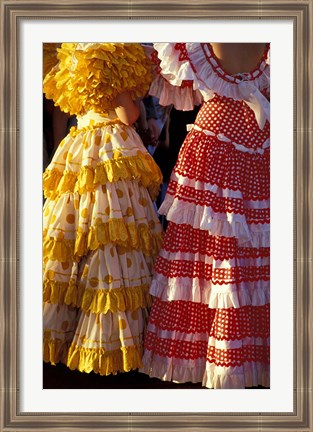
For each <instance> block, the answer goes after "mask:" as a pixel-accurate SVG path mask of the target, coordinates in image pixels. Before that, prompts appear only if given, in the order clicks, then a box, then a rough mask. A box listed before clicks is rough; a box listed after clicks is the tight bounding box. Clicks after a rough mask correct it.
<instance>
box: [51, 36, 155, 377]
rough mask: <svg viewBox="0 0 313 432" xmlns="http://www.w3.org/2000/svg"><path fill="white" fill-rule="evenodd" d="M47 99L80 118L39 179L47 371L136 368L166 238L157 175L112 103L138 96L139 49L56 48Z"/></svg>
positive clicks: (143, 83)
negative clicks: (52, 367)
mask: <svg viewBox="0 0 313 432" xmlns="http://www.w3.org/2000/svg"><path fill="white" fill-rule="evenodd" d="M58 60H59V63H58V64H57V66H55V67H54V68H53V69H52V70H51V71H50V72H49V73H48V74H47V76H46V77H45V79H44V92H45V94H46V97H47V98H49V99H53V101H54V103H55V105H57V106H59V107H60V108H61V110H62V111H64V112H68V113H70V114H75V115H76V116H77V128H72V129H71V131H70V133H69V134H68V136H66V137H65V138H64V140H63V141H62V142H61V143H60V145H59V147H58V149H57V151H56V152H55V155H54V157H53V159H52V161H51V163H50V165H49V166H48V167H47V169H46V171H45V173H44V179H43V185H44V193H45V197H46V200H45V204H44V209H43V227H44V230H43V257H44V258H43V260H44V265H43V275H44V281H43V301H44V307H43V326H44V330H43V331H44V342H43V348H44V349H43V351H44V361H45V362H50V363H52V364H56V363H57V362H60V361H61V362H63V363H65V364H67V366H68V367H69V368H70V369H78V370H79V371H82V372H87V373H88V372H91V371H94V372H96V373H99V374H101V375H108V374H111V373H113V374H116V373H118V372H126V371H130V370H132V369H136V368H138V367H140V366H141V357H142V342H143V333H144V331H145V328H146V323H147V318H148V312H149V307H150V305H151V297H150V295H149V285H150V282H151V271H152V266H153V263H154V259H155V257H156V255H157V253H158V251H159V249H160V246H161V242H162V228H161V225H160V223H159V220H158V218H157V215H156V212H155V209H154V206H153V203H152V200H153V199H154V198H155V197H156V195H157V193H158V190H159V185H160V183H161V173H160V170H159V168H158V167H157V165H156V164H155V162H154V161H153V159H152V157H151V156H150V155H149V154H148V153H147V151H146V149H145V147H144V145H143V143H142V141H141V139H140V138H139V136H138V134H137V133H136V131H135V129H134V128H133V127H132V126H126V125H125V124H123V123H122V122H120V121H119V120H118V119H117V116H116V113H115V111H114V109H113V108H112V106H113V104H112V101H113V99H114V98H115V97H116V96H117V94H119V93H121V92H123V91H129V92H130V94H131V95H132V97H133V99H135V98H136V97H140V96H143V95H144V94H145V93H146V92H147V90H148V88H149V84H150V82H151V73H150V64H149V61H148V59H147V57H146V55H145V52H144V49H143V48H142V47H141V46H140V45H139V44H123V43H117V44H113V43H83V44H62V46H61V48H60V49H58Z"/></svg>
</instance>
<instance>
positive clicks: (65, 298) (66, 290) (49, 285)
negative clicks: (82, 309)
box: [43, 279, 84, 307]
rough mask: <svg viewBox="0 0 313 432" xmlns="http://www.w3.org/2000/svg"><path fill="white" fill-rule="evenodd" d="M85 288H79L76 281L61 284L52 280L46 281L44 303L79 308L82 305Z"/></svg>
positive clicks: (44, 284)
mask: <svg viewBox="0 0 313 432" xmlns="http://www.w3.org/2000/svg"><path fill="white" fill-rule="evenodd" d="M83 294H84V287H83V286H81V285H80V286H78V288H77V284H76V281H74V280H70V282H60V281H56V280H51V279H45V280H44V283H43V301H44V302H46V303H54V304H59V305H63V304H66V305H68V306H76V307H79V306H80V305H81V303H82V298H83Z"/></svg>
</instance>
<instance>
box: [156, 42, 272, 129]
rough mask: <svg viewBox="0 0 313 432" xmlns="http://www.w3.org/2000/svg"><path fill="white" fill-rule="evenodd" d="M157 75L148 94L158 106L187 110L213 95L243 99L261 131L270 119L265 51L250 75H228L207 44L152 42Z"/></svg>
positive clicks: (268, 69)
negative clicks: (155, 57) (157, 68)
mask: <svg viewBox="0 0 313 432" xmlns="http://www.w3.org/2000/svg"><path fill="white" fill-rule="evenodd" d="M154 48H155V50H156V52H157V57H158V61H159V65H158V66H159V73H158V75H157V77H156V78H155V79H154V81H153V83H152V85H151V88H150V94H152V95H153V96H157V97H158V98H159V100H160V103H161V104H162V105H170V104H173V105H174V106H175V108H176V109H180V110H191V109H193V107H194V105H198V104H199V103H201V102H202V101H205V102H206V101H208V100H210V99H211V98H212V97H214V95H215V94H218V95H220V96H225V97H228V98H232V99H234V100H243V101H245V102H246V103H247V105H249V106H250V108H251V109H252V110H253V111H254V113H255V116H256V120H257V122H258V124H259V126H260V127H261V128H263V127H264V124H265V122H266V120H268V121H269V119H270V107H269V100H268V97H266V96H267V95H268V93H269V83H270V68H269V54H268V49H266V50H265V52H264V55H263V57H262V59H261V61H260V64H259V65H258V67H257V68H256V69H255V70H254V71H253V72H251V73H243V74H237V75H234V76H232V75H228V74H227V73H226V72H225V71H224V70H223V69H222V68H221V66H220V64H219V63H218V62H217V59H216V57H215V55H214V52H213V49H212V47H211V45H210V44H207V43H205V44H202V43H156V44H154Z"/></svg>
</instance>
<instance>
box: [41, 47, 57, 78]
mask: <svg viewBox="0 0 313 432" xmlns="http://www.w3.org/2000/svg"><path fill="white" fill-rule="evenodd" d="M59 47H60V44H58V43H52V42H51V43H50V42H45V43H44V44H43V57H42V75H43V78H45V76H46V75H47V73H48V72H50V71H51V69H52V68H53V67H54V66H56V64H57V63H58V61H59V60H58V57H57V54H58V52H57V48H59Z"/></svg>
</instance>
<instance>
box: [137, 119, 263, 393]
mask: <svg viewBox="0 0 313 432" xmlns="http://www.w3.org/2000/svg"><path fill="white" fill-rule="evenodd" d="M196 123H197V120H196ZM253 127H255V128H257V125H256V124H255V125H253ZM239 133H240V132H239ZM238 140H240V137H239V139H238ZM238 140H237V141H238ZM242 141H244V140H242ZM268 143H269V139H268V137H267V139H266V140H265V141H264V143H261V144H263V145H260V146H258V147H253V146H251V147H245V146H244V145H238V143H235V142H233V141H232V139H229V138H228V137H225V136H223V135H222V134H220V135H217V134H215V133H213V132H211V131H207V130H205V124H201V122H200V123H199V122H198V124H197V125H196V126H194V127H193V129H192V130H191V131H190V132H189V134H188V136H187V138H186V140H185V142H184V143H183V145H182V148H181V151H180V154H179V158H178V161H177V163H176V166H175V168H174V171H173V173H172V176H171V180H170V183H169V186H168V190H167V195H166V198H165V201H164V202H163V204H162V206H161V208H160V213H161V214H165V215H166V217H167V219H168V221H169V225H168V227H167V231H166V234H165V239H164V243H163V246H162V249H161V252H160V254H159V257H158V259H157V261H156V264H155V273H154V278H153V282H152V284H151V290H150V292H151V294H152V295H153V296H154V297H155V300H154V302H153V306H152V311H151V316H150V320H149V325H148V328H147V332H146V337H145V352H144V357H143V367H142V368H141V372H144V373H146V374H148V375H150V376H151V377H158V378H160V379H162V380H167V381H175V382H193V383H196V382H202V384H203V386H205V387H208V388H245V387H253V386H264V387H268V386H269V384H270V380H269V378H270V339H269V337H270V213H269V211H270V208H269V206H270V203H269V198H270V190H269V187H270V169H269V168H270V151H269V146H268Z"/></svg>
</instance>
